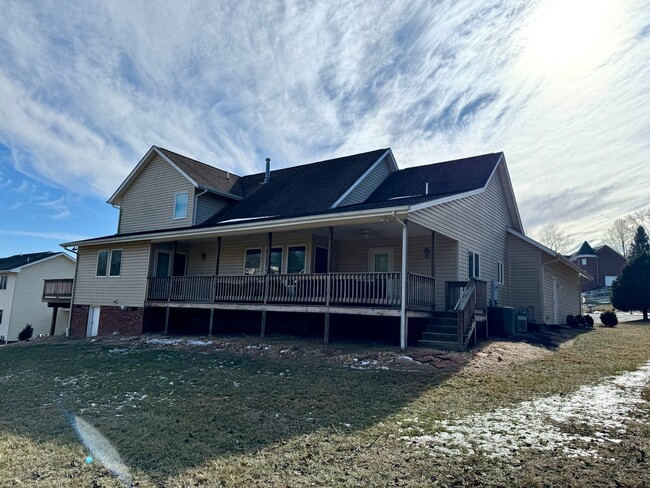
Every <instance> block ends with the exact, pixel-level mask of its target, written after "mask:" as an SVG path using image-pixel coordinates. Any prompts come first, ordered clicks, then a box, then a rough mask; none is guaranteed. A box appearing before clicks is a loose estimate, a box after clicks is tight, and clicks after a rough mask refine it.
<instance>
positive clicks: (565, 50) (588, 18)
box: [524, 0, 612, 71]
mask: <svg viewBox="0 0 650 488" xmlns="http://www.w3.org/2000/svg"><path fill="white" fill-rule="evenodd" d="M611 10H612V4H608V2H605V1H600V0H597V1H589V0H551V1H550V2H548V3H542V4H541V5H540V7H539V8H538V10H537V11H536V12H535V13H534V14H533V16H532V17H531V19H530V23H529V25H528V26H527V27H525V28H524V29H525V31H524V36H525V37H526V41H525V52H524V58H525V64H526V65H527V66H528V67H529V68H536V69H541V70H543V71H549V70H551V71H553V70H555V69H567V68H568V69H569V70H573V69H575V68H578V67H580V66H582V65H593V64H595V63H598V62H600V60H602V58H603V57H604V56H606V55H607V53H608V52H609V49H608V47H609V46H608V42H607V38H608V35H607V34H608V31H609V30H610V27H611V22H608V20H609V21H611V17H610V14H611Z"/></svg>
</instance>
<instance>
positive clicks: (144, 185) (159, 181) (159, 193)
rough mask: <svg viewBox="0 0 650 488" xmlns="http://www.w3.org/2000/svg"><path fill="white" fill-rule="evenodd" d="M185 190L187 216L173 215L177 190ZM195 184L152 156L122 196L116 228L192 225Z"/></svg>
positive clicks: (121, 230)
mask: <svg viewBox="0 0 650 488" xmlns="http://www.w3.org/2000/svg"><path fill="white" fill-rule="evenodd" d="M183 191H186V192H187V194H188V199H187V217H185V218H184V219H174V203H175V198H176V193H178V192H183ZM193 211H194V186H193V185H192V184H191V183H190V182H189V180H188V179H187V178H185V177H184V176H183V175H182V174H180V173H179V172H178V171H177V170H176V169H174V167H173V166H171V165H170V164H169V163H167V162H166V161H165V160H163V159H162V158H161V157H160V156H155V157H154V158H152V160H151V161H150V162H149V163H148V164H147V165H146V166H145V167H144V169H143V170H142V172H141V173H140V174H139V175H138V176H137V177H136V178H135V180H134V181H133V182H132V183H131V185H130V186H129V187H128V188H127V189H126V191H125V192H124V194H123V195H122V197H121V203H120V223H119V227H118V232H119V233H120V234H126V233H128V232H142V231H146V230H155V229H169V228H177V227H188V226H191V225H192V212H193Z"/></svg>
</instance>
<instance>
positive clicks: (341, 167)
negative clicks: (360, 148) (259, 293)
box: [202, 149, 387, 226]
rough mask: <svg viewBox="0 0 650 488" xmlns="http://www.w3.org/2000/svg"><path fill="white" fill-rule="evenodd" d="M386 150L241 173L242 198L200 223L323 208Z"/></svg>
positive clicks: (303, 212) (331, 202) (240, 188)
mask: <svg viewBox="0 0 650 488" xmlns="http://www.w3.org/2000/svg"><path fill="white" fill-rule="evenodd" d="M386 151H387V149H378V150H376V151H371V152H367V153H362V154H355V155H353V156H346V157H342V158H336V159H330V160H327V161H319V162H317V163H311V164H305V165H301V166H294V167H292V168H285V169H278V170H273V169H272V170H271V179H270V180H269V182H268V183H265V184H263V183H262V182H263V181H264V173H258V174H255V175H250V176H243V177H241V178H239V180H238V187H239V191H240V192H241V194H242V195H243V196H244V199H243V200H242V201H239V202H235V203H233V204H231V205H229V206H228V207H226V208H224V209H223V210H222V211H221V212H219V213H218V214H217V215H215V216H214V217H212V218H211V219H209V220H208V221H207V222H206V223H205V224H203V225H202V226H210V225H216V224H218V223H220V222H223V221H226V220H235V219H250V218H256V217H257V218H259V217H271V216H272V217H287V216H294V215H302V214H311V213H319V212H324V211H327V210H329V209H330V207H331V206H332V205H333V204H334V203H335V202H336V200H338V199H339V197H340V196H341V195H342V194H343V193H344V192H345V191H346V190H347V189H348V188H350V187H351V186H352V185H353V184H354V183H355V182H356V181H357V180H358V179H359V178H361V176H362V175H363V174H364V173H365V172H366V171H367V170H368V168H370V167H371V166H372V165H373V164H374V163H375V162H377V160H378V159H379V158H380V157H381V156H382V154H384V153H385V152H386Z"/></svg>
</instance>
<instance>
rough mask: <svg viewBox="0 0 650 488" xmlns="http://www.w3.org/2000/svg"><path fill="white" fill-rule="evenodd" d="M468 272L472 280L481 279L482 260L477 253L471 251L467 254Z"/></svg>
mask: <svg viewBox="0 0 650 488" xmlns="http://www.w3.org/2000/svg"><path fill="white" fill-rule="evenodd" d="M467 270H468V273H467V274H468V275H469V277H470V279H471V278H480V277H481V258H480V256H479V254H478V253H477V252H474V251H469V252H468V253H467Z"/></svg>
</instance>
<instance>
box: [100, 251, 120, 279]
mask: <svg viewBox="0 0 650 488" xmlns="http://www.w3.org/2000/svg"><path fill="white" fill-rule="evenodd" d="M121 274H122V250H121V249H113V250H112V251H108V250H102V251H99V252H98V253H97V271H96V273H95V276H120V275H121Z"/></svg>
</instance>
